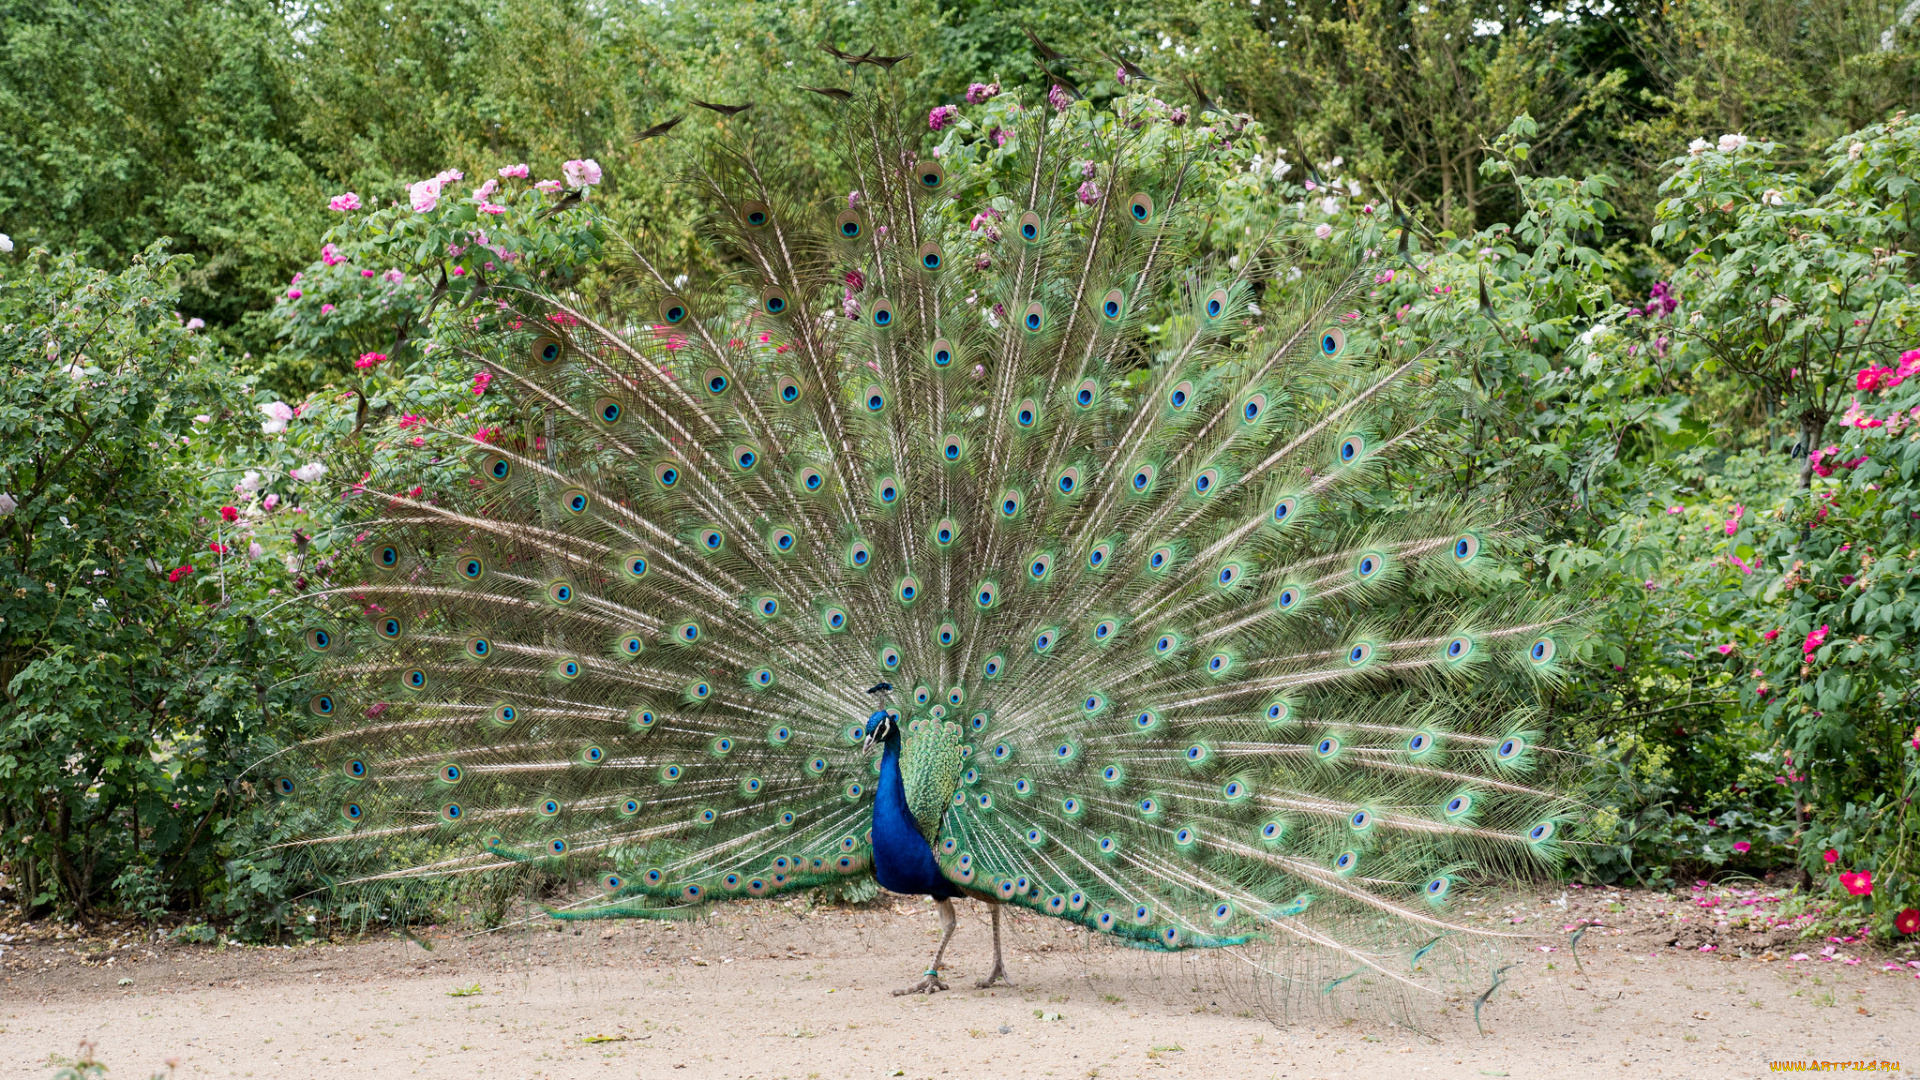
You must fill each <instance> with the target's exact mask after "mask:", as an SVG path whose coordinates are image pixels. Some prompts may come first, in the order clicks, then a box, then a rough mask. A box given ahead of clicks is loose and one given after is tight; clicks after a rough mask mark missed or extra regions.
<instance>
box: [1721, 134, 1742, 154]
mask: <svg viewBox="0 0 1920 1080" xmlns="http://www.w3.org/2000/svg"><path fill="white" fill-rule="evenodd" d="M1745 145H1747V137H1746V136H1745V135H1722V136H1720V152H1721V153H1723V154H1731V153H1733V152H1734V151H1735V150H1738V149H1740V148H1741V147H1743V146H1745Z"/></svg>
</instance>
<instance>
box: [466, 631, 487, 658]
mask: <svg viewBox="0 0 1920 1080" xmlns="http://www.w3.org/2000/svg"><path fill="white" fill-rule="evenodd" d="M492 655H493V642H492V641H491V640H489V639H487V638H485V637H480V636H476V637H470V638H468V639H467V656H468V657H470V658H471V659H474V660H485V659H486V658H487V657H489V656H492Z"/></svg>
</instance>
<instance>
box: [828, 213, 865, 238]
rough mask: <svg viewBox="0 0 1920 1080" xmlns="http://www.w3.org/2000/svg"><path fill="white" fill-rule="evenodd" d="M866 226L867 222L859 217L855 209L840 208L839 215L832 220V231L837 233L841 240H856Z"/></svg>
mask: <svg viewBox="0 0 1920 1080" xmlns="http://www.w3.org/2000/svg"><path fill="white" fill-rule="evenodd" d="M866 228H867V224H866V222H865V221H863V220H862V219H861V217H860V213H859V211H857V210H842V211H841V212H840V216H839V217H837V218H835V219H834V221H833V231H834V232H835V233H838V234H839V236H840V239H842V240H858V239H860V234H861V233H863V232H865V231H866Z"/></svg>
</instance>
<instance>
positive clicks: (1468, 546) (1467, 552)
mask: <svg viewBox="0 0 1920 1080" xmlns="http://www.w3.org/2000/svg"><path fill="white" fill-rule="evenodd" d="M1478 554H1480V538H1479V537H1477V536H1475V535H1473V534H1472V533H1466V534H1464V535H1462V536H1461V537H1460V538H1459V539H1457V540H1455V541H1454V542H1453V561H1454V562H1457V563H1469V562H1472V561H1473V559H1474V556H1476V555H1478Z"/></svg>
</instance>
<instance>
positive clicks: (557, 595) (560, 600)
mask: <svg viewBox="0 0 1920 1080" xmlns="http://www.w3.org/2000/svg"><path fill="white" fill-rule="evenodd" d="M547 599H548V600H551V601H553V602H554V603H555V604H557V605H559V606H560V607H566V606H568V605H570V604H572V603H573V586H572V585H570V584H568V583H567V582H564V581H555V582H552V583H550V584H548V585H547Z"/></svg>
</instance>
